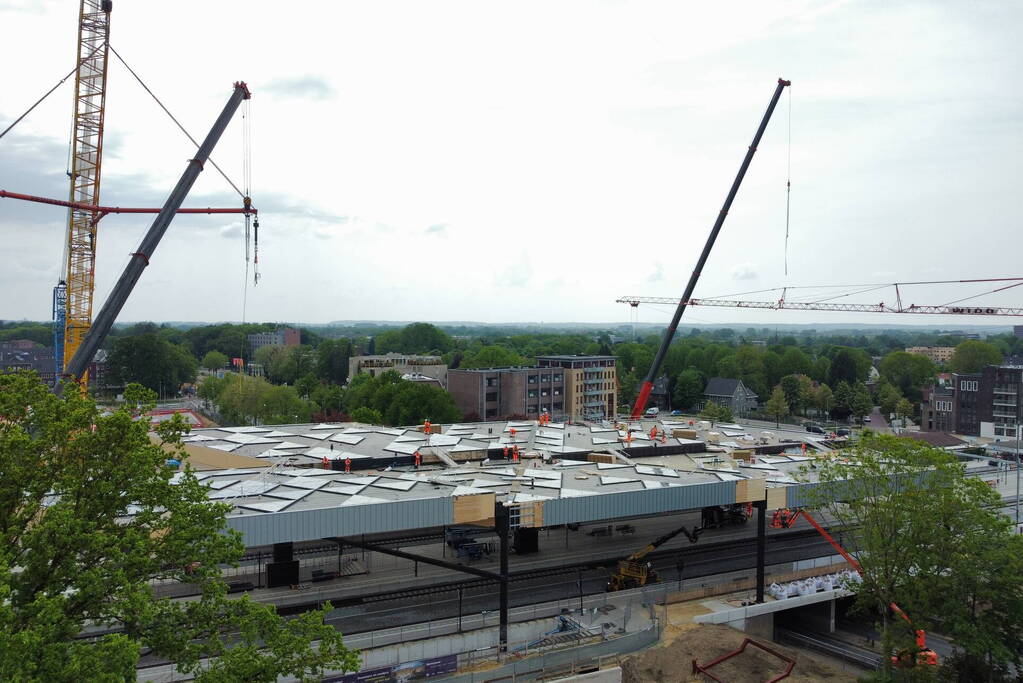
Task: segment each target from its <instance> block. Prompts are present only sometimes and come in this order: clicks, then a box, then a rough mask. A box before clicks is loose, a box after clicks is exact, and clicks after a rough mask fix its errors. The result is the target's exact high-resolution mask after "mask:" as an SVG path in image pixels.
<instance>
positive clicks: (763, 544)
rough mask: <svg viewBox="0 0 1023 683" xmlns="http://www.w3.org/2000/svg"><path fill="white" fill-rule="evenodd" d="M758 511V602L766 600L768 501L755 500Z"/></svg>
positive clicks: (754, 505)
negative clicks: (765, 572) (765, 557)
mask: <svg viewBox="0 0 1023 683" xmlns="http://www.w3.org/2000/svg"><path fill="white" fill-rule="evenodd" d="M753 507H754V508H755V509H756V511H757V604H760V603H762V602H763V601H764V556H765V554H766V550H767V501H766V500H757V501H754V502H753Z"/></svg>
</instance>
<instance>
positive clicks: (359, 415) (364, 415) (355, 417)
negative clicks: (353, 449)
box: [351, 406, 384, 425]
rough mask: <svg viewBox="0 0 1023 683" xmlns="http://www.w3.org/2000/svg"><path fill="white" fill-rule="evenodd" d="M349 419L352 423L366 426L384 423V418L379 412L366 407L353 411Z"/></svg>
mask: <svg viewBox="0 0 1023 683" xmlns="http://www.w3.org/2000/svg"><path fill="white" fill-rule="evenodd" d="M351 418H352V421H353V422H361V423H363V424H368V425H379V424H383V423H384V416H383V415H381V414H380V411H379V410H374V409H373V408H367V407H366V406H360V407H358V408H356V409H355V410H353V411H352V415H351Z"/></svg>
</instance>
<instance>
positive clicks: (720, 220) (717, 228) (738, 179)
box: [632, 78, 792, 420]
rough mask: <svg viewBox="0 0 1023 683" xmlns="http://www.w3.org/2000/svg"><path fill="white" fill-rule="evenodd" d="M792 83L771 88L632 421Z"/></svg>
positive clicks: (780, 81) (643, 406)
mask: <svg viewBox="0 0 1023 683" xmlns="http://www.w3.org/2000/svg"><path fill="white" fill-rule="evenodd" d="M789 85H792V81H786V80H783V79H781V78H779V79H778V87H777V88H775V90H774V95H773V96H772V97H771V103H770V104H769V105H767V111H766V112H765V113H764V118H763V120H762V121H761V122H760V127H759V128H758V129H757V133H756V135H754V136H753V143H752V144H750V146H749V150H747V152H746V158H745V159H743V160H742V166H740V167H739V173H738V175H736V176H735V182H733V183H732V189H731V190H729V191H728V196H727V197H726V198H725V204H724V206H722V207H721V213H719V214H718V217H717V220H716V221H715V222H714V227H713V228H712V229H711V231H710V236H709V237H708V238H707V243H706V244H705V245H704V246H703V253H701V254H700V260H699V261H697V262H696V268H694V269H693V274H692V275H691V276H690V277H689V284H687V285H686V291H685V293H684V294H683V295H682V300H681V301H680V302H679V305H678V308H677V309H676V310H675V315H674V317H673V318H672V319H671V324H670V325H668V329H667V330H665V332H664V338H663V339H662V340H661V346H660V348H659V349H657V355H656V356H654V362H653V363H651V364H650V371H649V372H648V373H647V375H646V379H644V380H643V384H642V386H641V387H640V389H639V396H638V397H637V398H636V402H635V404H633V406H632V419H634V420H636V419H639V417H640V416H641V415H642V414H643V410H644V409H646V402H647V400H648V399H649V398H650V391H651V390H652V389H653V388H654V380H655V379H657V373H658V372H660V370H661V364H662V363H663V362H664V357H665V355H667V353H668V347H669V346H671V340H672V338H673V337H674V336H675V330H677V329H678V321H679V320H681V319H682V313H684V312H685V310H686V302H688V301H689V299H690V298H692V296H693V290H694V289H696V283H697V282H698V281H699V279H700V273H702V272H703V266H704V264H706V263H707V257H708V256H710V250H711V248H713V246H714V241H715V240H717V237H718V233H719V232H721V226H722V225H723V224H724V222H725V217H726V216H727V215H728V209H729V208H730V207H731V206H732V200H733V199H735V193H736V192H738V191H739V185H741V184H742V179H743V177H744V176H745V175H746V169H748V168H749V165H750V162H751V161H752V160H753V155H754V154H755V153H756V151H757V145H759V144H760V138H761V137H763V135H764V130H766V129H767V122H768V121H770V120H771V114H773V113H774V108H775V106H776V105H777V104H778V99H779V98H780V97H781V92H782V90H784V89H785V87H786V86H789Z"/></svg>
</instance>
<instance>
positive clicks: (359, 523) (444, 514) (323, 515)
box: [227, 496, 454, 547]
mask: <svg viewBox="0 0 1023 683" xmlns="http://www.w3.org/2000/svg"><path fill="white" fill-rule="evenodd" d="M453 521H454V498H451V497H447V496H445V497H439V498H417V499H413V500H399V501H387V502H386V503H384V502H382V503H370V504H367V505H339V506H337V507H332V508H315V509H305V510H292V511H288V510H283V511H281V512H277V513H274V514H258V513H256V514H243V515H231V516H229V517H228V518H227V526H228V527H229V528H231V529H235V530H237V531H239V532H241V534H242V539H243V541H244V543H245V545H246V546H248V547H251V546H258V545H270V544H272V543H282V542H285V541H296V542H297V541H311V540H316V539H321V538H332V537H335V536H354V535H358V534H374V533H382V532H387V531H405V530H411V529H423V528H427V527H432V526H445V525H448V524H452V523H453Z"/></svg>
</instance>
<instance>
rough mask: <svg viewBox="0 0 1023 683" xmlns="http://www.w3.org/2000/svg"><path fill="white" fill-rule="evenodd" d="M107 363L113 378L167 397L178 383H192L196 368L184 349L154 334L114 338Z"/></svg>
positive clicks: (190, 356)
mask: <svg viewBox="0 0 1023 683" xmlns="http://www.w3.org/2000/svg"><path fill="white" fill-rule="evenodd" d="M107 363H108V367H109V372H110V376H111V379H112V380H113V381H115V382H122V383H124V384H129V383H131V382H137V383H139V384H141V385H143V386H145V387H148V388H149V389H152V390H153V391H157V392H159V393H160V394H161V395H167V394H169V395H171V396H173V395H175V394H177V391H178V389H179V388H180V387H181V385H182V384H184V383H186V382H194V381H195V375H196V372H197V370H198V368H199V364H198V363H197V362H196V360H195V357H194V356H192V354H191V353H189V352H188V350H186V349H185V348H184V347H182V346H179V345H177V344H172V343H171V342H169V341H167V340H166V339H165V338H164V337H162V336H161V335H159V334H156V333H150V334H139V335H132V336H125V337H118V338H117V339H116V340H115V341H114V343H113V348H112V349H111V351H110V356H109V358H108V361H107Z"/></svg>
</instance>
